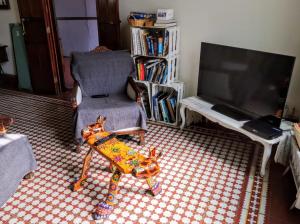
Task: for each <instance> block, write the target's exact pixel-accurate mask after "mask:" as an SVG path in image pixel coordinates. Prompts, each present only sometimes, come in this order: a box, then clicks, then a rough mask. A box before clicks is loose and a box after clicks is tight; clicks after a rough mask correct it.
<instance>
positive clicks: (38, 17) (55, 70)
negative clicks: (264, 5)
mask: <svg viewBox="0 0 300 224" xmlns="http://www.w3.org/2000/svg"><path fill="white" fill-rule="evenodd" d="M18 6H19V11H20V17H21V22H22V26H23V30H24V40H25V45H26V50H27V57H28V63H29V70H30V75H31V84H32V87H33V91H34V92H35V93H39V94H57V95H59V94H61V82H60V80H61V79H60V68H59V65H60V62H59V61H58V58H59V55H58V54H59V52H58V51H57V49H58V48H57V37H56V32H55V27H54V20H53V9H52V2H51V0H18Z"/></svg>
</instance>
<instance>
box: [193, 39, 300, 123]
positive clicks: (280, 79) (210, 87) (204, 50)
mask: <svg viewBox="0 0 300 224" xmlns="http://www.w3.org/2000/svg"><path fill="white" fill-rule="evenodd" d="M294 62H295V57H292V56H286V55H280V54H273V53H267V52H261V51H255V50H248V49H242V48H236V47H230V46H223V45H219V44H211V43H202V44H201V55H200V69H199V79H198V96H199V97H201V98H203V99H204V100H206V101H209V102H211V103H213V104H222V105H225V106H227V107H229V108H232V109H234V110H237V111H238V112H242V113H244V114H246V115H248V116H251V117H253V118H257V117H261V116H267V115H276V116H282V111H283V108H284V106H285V102H286V97H287V93H288V89H289V83H290V79H291V75H292V72H293V67H294Z"/></svg>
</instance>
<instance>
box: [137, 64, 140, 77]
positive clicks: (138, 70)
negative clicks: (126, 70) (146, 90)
mask: <svg viewBox="0 0 300 224" xmlns="http://www.w3.org/2000/svg"><path fill="white" fill-rule="evenodd" d="M137 74H138V77H137V78H138V80H141V68H140V63H139V62H138V63H137Z"/></svg>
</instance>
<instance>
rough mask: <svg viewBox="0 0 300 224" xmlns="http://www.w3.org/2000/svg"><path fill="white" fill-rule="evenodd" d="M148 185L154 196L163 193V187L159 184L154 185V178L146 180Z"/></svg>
mask: <svg viewBox="0 0 300 224" xmlns="http://www.w3.org/2000/svg"><path fill="white" fill-rule="evenodd" d="M146 181H147V184H148V186H149V190H148V191H149V192H150V193H151V194H152V195H153V196H156V195H158V194H159V193H160V192H161V186H160V183H159V182H156V183H153V179H152V177H148V178H147V179H146Z"/></svg>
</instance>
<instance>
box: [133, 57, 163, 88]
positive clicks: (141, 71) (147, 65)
mask: <svg viewBox="0 0 300 224" xmlns="http://www.w3.org/2000/svg"><path fill="white" fill-rule="evenodd" d="M135 64H136V71H137V77H136V78H137V80H140V81H149V82H153V83H159V84H166V83H167V78H168V63H167V61H166V60H164V59H149V58H144V57H139V58H137V59H136V60H135Z"/></svg>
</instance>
